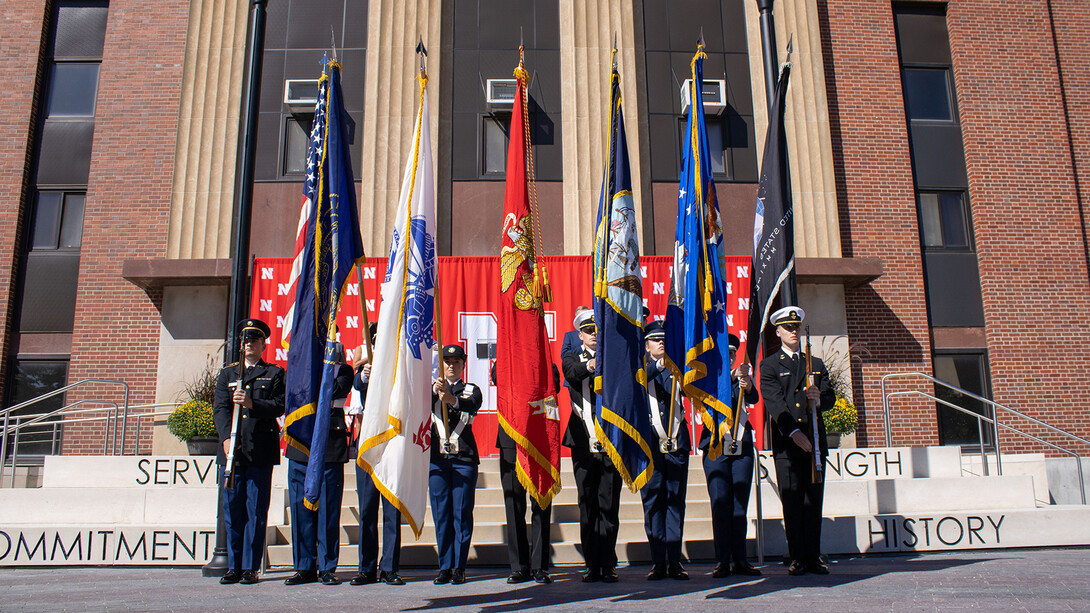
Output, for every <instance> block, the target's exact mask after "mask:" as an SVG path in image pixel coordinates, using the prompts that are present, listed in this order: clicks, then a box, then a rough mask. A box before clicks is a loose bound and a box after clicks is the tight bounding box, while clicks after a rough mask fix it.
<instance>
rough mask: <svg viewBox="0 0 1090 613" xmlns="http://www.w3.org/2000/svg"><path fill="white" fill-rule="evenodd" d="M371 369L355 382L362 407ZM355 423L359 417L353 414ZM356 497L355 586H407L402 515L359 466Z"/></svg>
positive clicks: (359, 374) (362, 370)
mask: <svg viewBox="0 0 1090 613" xmlns="http://www.w3.org/2000/svg"><path fill="white" fill-rule="evenodd" d="M371 326H372V331H371V342H372V346H373V344H374V329H375V324H373V323H372V324H371ZM368 374H369V369H368V368H366V367H365V366H364V364H360V366H359V368H358V370H357V372H356V377H355V381H354V383H353V384H354V386H355V388H356V393H357V394H359V398H360V403H359V404H360V408H362V407H363V405H364V404H366V403H365V402H363V400H365V399H366V398H367V384H368V381H369V376H368ZM353 419H354V422H353V423H354V424H355V423H356V416H355V415H353ZM356 495H357V497H358V498H359V509H360V511H359V513H360V539H359V555H360V564H359V573H358V574H357V575H356V576H355V577H353V578H352V581H350V583H351V584H352V585H367V584H370V583H375V582H377V581H382V582H383V583H386V584H387V585H405V580H404V579H402V578H401V576H400V575H398V571H399V570H401V512H400V511H398V510H397V507H395V506H394V505H393V503H391V502H390V501H389V500H386V497H385V496H383V495H382V494H381V493H380V492H379V491H378V488H377V487H375V481H374V479H372V478H371V473H369V472H367V471H366V470H364V469H362V468H360V466H359V464H356ZM380 503H381V504H382V562H381V563H379V558H378V508H379V504H380Z"/></svg>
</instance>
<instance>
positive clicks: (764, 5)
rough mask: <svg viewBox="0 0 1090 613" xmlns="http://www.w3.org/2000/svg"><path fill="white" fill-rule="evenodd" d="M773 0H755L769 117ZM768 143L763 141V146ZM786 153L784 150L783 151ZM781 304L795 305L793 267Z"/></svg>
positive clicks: (775, 62) (774, 73)
mask: <svg viewBox="0 0 1090 613" xmlns="http://www.w3.org/2000/svg"><path fill="white" fill-rule="evenodd" d="M773 4H775V0H757V10H758V11H760V21H761V52H762V54H761V55H762V57H763V59H764V67H765V104H766V107H765V108H767V109H768V116H769V118H771V117H772V103H773V102H774V101H775V100H776V82H777V81H778V80H779V78H780V64H779V58H778V57H777V54H776V26H775V22H773V21H772V5H773ZM767 146H768V143H765V147H767ZM785 155H786V152H785ZM777 297H778V298H779V300H780V304H782V305H796V304H797V303H796V302H795V269H794V268H792V269H791V273H790V276H789V278H788V279H786V280H785V282H784V283H783V284H782V285H781V286H780V291H779V293H778V294H777Z"/></svg>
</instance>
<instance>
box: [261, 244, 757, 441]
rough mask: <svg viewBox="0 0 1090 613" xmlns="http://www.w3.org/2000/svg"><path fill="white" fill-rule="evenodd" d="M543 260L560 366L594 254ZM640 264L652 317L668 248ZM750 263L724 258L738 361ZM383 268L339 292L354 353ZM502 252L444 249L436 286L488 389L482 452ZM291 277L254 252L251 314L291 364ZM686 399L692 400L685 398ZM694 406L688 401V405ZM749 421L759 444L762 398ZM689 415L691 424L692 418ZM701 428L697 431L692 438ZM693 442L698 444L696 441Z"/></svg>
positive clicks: (283, 264)
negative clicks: (285, 340) (287, 320)
mask: <svg viewBox="0 0 1090 613" xmlns="http://www.w3.org/2000/svg"><path fill="white" fill-rule="evenodd" d="M541 262H542V263H543V264H544V265H545V266H546V268H547V269H548V271H549V284H550V286H551V287H552V291H553V301H552V302H551V303H548V304H546V305H545V325H546V328H547V330H548V335H549V341H550V342H551V343H552V355H553V361H554V362H556V365H557V368H560V357H561V356H560V348H561V344H562V342H563V340H564V333H565V332H567V331H569V330H571V329H572V319H573V318H574V317H575V307H577V306H580V305H585V306H590V303H591V263H590V256H553V257H543V258H541ZM640 263H641V264H642V266H643V289H644V305H645V306H646V307H647V308H648V309H649V310H650V311H651V318H652V319H663V318H664V317H665V316H666V300H667V292H668V291H669V280H670V266H671V264H672V258H671V257H669V256H645V257H643V258H641V259H640ZM749 268H750V259H749V258H748V257H727V258H726V271H725V272H726V275H725V278H726V281H727V294H728V295H729V296H731V298H732V300H731V301H730V304H728V305H727V307H726V311H727V318H728V325H729V326H730V330H731V332H733V333H734V334H737V335H738V336H739V338H741V339H742V343H743V349H742V350H740V351H739V352H738V356H739V358H738V359H739V361H740V360H741V356H742V355H744V351H745V350H744V343H745V334H746V325H747V321H748V317H749ZM385 271H386V258H384V257H383V258H368V260H367V264H365V265H364V266H363V286H362V287H361V286H360V285H359V283H358V282H357V280H356V273H353V274H352V276H350V277H349V279H348V285H347V290H346V292H345V296H344V297H343V298H342V300H341V312H340V313H339V314H338V315H337V326H338V328H339V340H340V341H341V342H342V343H344V346H345V349H346V350H347V351H348V353H349V356H348V357H349V360H351V358H352V355H351V354H352V352H354V351H355V349H356V347H358V346H359V345H360V344H361V343H362V342H363V335H362V333H361V332H362V331H361V328H362V326H363V318H362V317H361V316H360V313H361V309H360V295H361V294H362V295H363V296H364V297H366V301H367V317H368V320H369V321H377V319H378V315H379V306H380V303H381V300H380V298H379V286H380V283H381V281H382V275H384V274H385ZM499 274H500V264H499V257H441V258H439V271H438V277H439V287H438V288H437V291H436V297H437V300H438V304H439V306H440V308H441V309H442V317H441V321H440V325H441V330H439V331H438V332H441V333H442V339H441V340H442V342H443V343H444V344H450V343H461V344H462V345H463V346H464V347H465V349H466V356H467V360H466V372H465V380H466V381H471V382H473V383H476V384H477V385H478V386H480V388H481V391H482V393H483V394H484V404H483V405H482V406H481V411H480V415H479V417H478V418H477V419H476V420H474V422H473V431H474V434H475V438H476V439H477V445H478V447H479V451H480V454H481V455H482V456H489V455H495V454H496V447H495V444H496V427H497V424H496V388H495V386H493V385H492V382H491V377H490V376H489V372H490V371H491V367H492V362H493V360H495V355H496V311H497V307H498V306H499V299H500V294H499V291H498V283H497V281H498V280H499ZM290 277H291V258H257V259H256V260H254V272H253V288H252V291H251V296H250V316H251V317H256V318H258V319H261V320H264V321H265V322H267V323H268V324H269V327H270V328H272V336H271V337H270V338H269V348H268V349H267V350H266V353H265V359H266V360H268V361H270V362H275V363H276V364H279V365H280V366H285V367H286V366H287V358H288V350H287V349H286V348H284V346H283V344H282V342H281V341H282V334H283V327H284V315H285V314H286V313H287V312H288V308H289V307H290V306H291V302H292V300H293V299H294V296H293V295H290V293H289V291H288V280H289V278H290ZM557 400H558V402H559V403H560V419H561V432H563V431H564V428H566V427H567V421H568V417H569V415H570V414H571V401H570V400H569V399H568V393H567V388H565V387H563V386H561V390H560V396H559V397H558V399H557ZM686 404H688V403H687V402H686ZM686 410H687V411H688V410H689V409H688V408H687V409H686ZM751 413H752V415H751V416H750V422H751V423H753V424H754V428H755V432H754V434H756V435H757V439H758V447H763V445H761V444H760V443H761V438H762V437H761V435H762V433H763V430H764V429H763V427H760V424H762V423H763V421H764V411H763V410H761V407H760V405H758V407H756V408H754V409H752V410H751ZM695 421H699V420H693V419H692V418H691V416H689V424H690V427H693V426H694V424H695ZM699 434H700V433H699V431H696V432H693V435H694V436H693V440H694V442H695V441H696V440H697V437H698V436H699ZM694 448H695V445H694Z"/></svg>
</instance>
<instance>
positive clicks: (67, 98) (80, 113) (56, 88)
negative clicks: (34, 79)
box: [45, 63, 98, 119]
mask: <svg viewBox="0 0 1090 613" xmlns="http://www.w3.org/2000/svg"><path fill="white" fill-rule="evenodd" d="M97 93H98V64H82V63H64V64H62V63H56V64H53V69H52V73H51V74H50V75H49V100H48V101H47V102H46V107H45V109H46V110H45V114H46V117H49V118H50V119H53V118H57V117H94V115H95V95H96V94H97Z"/></svg>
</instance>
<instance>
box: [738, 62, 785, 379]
mask: <svg viewBox="0 0 1090 613" xmlns="http://www.w3.org/2000/svg"><path fill="white" fill-rule="evenodd" d="M790 73H791V64H790V63H785V64H784V65H783V67H782V68H781V69H780V80H779V82H778V83H777V84H776V97H775V100H774V101H773V103H772V115H771V117H770V118H769V122H768V135H767V136H766V137H765V152H764V156H763V157H762V158H761V182H760V184H759V185H758V187H757V208H756V213H755V214H754V216H753V272H752V274H750V276H749V278H750V286H749V296H750V300H749V325H748V327H747V333H746V355H747V356H748V358H749V362H750V363H751V364H756V363H757V360H756V358H757V345H759V344H761V334H762V333H763V331H764V327H765V324H766V323H767V322H768V315H769V313H770V312H771V310H772V305H773V304H775V302H774V301H775V299H776V294H777V293H779V291H780V287H781V286H782V285H783V284H784V283H785V282H786V283H788V284H790V285H789V286H788V287H789V289H790V294H791V295H792V296H795V295H797V294H796V293H795V291H794V289H795V288H794V283H795V277H794V275H792V274H791V273H792V271H794V269H795V230H794V219H793V215H792V213H793V208H794V205H793V204H792V202H791V175H790V171H789V169H788V165H787V133H786V131H785V130H784V126H783V117H784V111H785V108H786V103H787V102H786V101H787V78H788V76H789V75H790Z"/></svg>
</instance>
